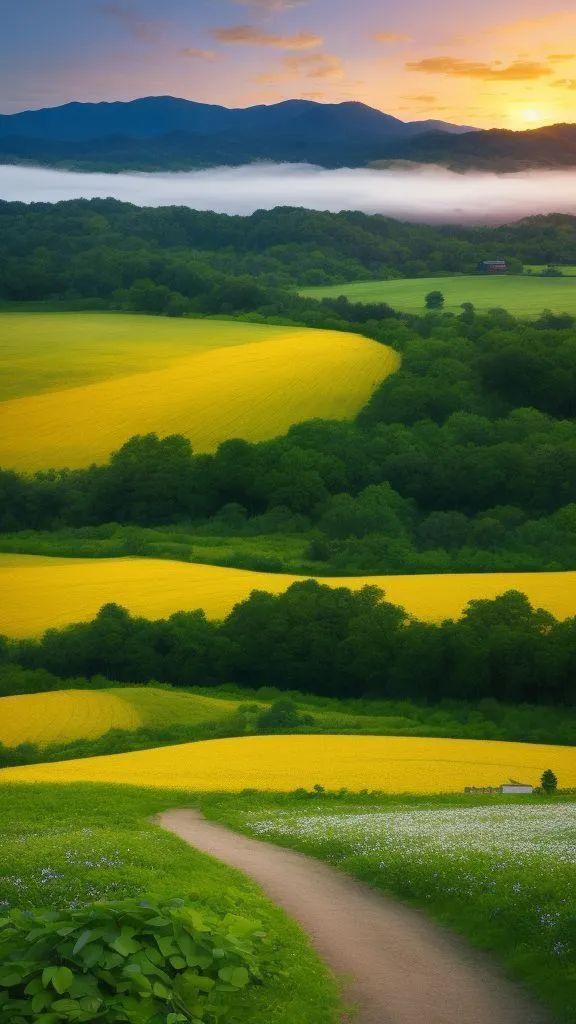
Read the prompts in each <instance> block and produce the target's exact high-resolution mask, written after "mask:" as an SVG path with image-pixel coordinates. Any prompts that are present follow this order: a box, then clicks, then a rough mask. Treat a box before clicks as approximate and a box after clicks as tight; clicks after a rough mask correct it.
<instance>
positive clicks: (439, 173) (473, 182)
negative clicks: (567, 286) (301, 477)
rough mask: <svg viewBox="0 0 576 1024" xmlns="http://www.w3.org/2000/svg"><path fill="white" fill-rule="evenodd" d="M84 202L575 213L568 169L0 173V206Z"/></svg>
mask: <svg viewBox="0 0 576 1024" xmlns="http://www.w3.org/2000/svg"><path fill="white" fill-rule="evenodd" d="M94 196H100V197H103V196H113V197H114V198H116V199H122V200H125V201H127V202H131V203H135V204H137V205H138V206H190V207H193V208H195V209H197V210H217V211H219V212H221V213H239V214H248V213H252V212H253V211H254V210H258V209H271V208H272V207H274V206H306V207H309V208H311V209H315V210H333V211H336V210H363V211H364V212H365V213H382V214H387V215H389V216H391V217H397V218H401V219H406V220H412V221H421V222H423V221H427V222H442V223H447V222H455V223H463V222H467V223H476V224H488V223H498V222H503V221H510V220H518V219H519V218H521V217H526V216H529V215H530V214H536V213H551V212H561V213H574V214H576V169H575V170H566V171H564V170H562V171H522V172H519V173H514V174H489V173H485V172H482V173H480V172H468V173H466V174H456V173H454V172H452V171H448V170H445V169H444V168H440V167H430V166H412V167H408V168H406V167H399V166H398V165H397V166H396V167H391V168H387V169H385V170H368V169H365V168H354V169H349V168H344V169H341V170H325V169H324V168H321V167H313V166H311V165H310V164H250V165H247V166H244V167H216V168H211V169H210V170H205V171H179V172H163V173H156V174H144V173H134V172H132V173H121V174H85V173H81V172H79V171H59V170H52V169H50V168H45V167H16V166H9V165H3V166H0V197H1V198H2V199H8V200H21V201H23V202H26V203H30V202H57V201H58V200H61V199H75V198H80V197H84V198H90V197H94Z"/></svg>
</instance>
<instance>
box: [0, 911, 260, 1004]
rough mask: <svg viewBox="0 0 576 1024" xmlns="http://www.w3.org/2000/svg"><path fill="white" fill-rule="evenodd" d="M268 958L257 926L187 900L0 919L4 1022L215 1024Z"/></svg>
mask: <svg viewBox="0 0 576 1024" xmlns="http://www.w3.org/2000/svg"><path fill="white" fill-rule="evenodd" d="M268 959H269V952H268V944H267V939H266V936H265V934H264V933H263V932H261V931H260V924H259V922H258V921H255V920H249V919H247V918H244V917H240V916H238V915H236V914H226V915H225V916H222V915H218V914H216V913H214V912H213V911H211V910H209V909H207V908H206V907H205V906H202V905H201V904H197V903H194V902H191V901H184V900H182V899H172V900H168V901H166V900H164V901H160V902H158V901H156V900H155V899H153V898H143V899H128V900H124V901H122V902H116V903H95V904H93V905H91V906H88V907H85V908H83V909H80V910H62V911H58V910H54V911H52V910H42V911H22V910H13V911H11V913H10V914H9V916H8V917H5V918H4V919H3V920H2V921H0V964H1V966H0V1022H2V1024H28V1022H29V1021H30V1020H34V1021H36V1022H37V1024H59V1022H60V1021H74V1022H79V1024H82V1022H89V1024H92V1022H97V1021H102V1022H104V1024H117V1022H118V1024H120V1022H131V1024H186V1022H188V1024H213V1022H217V1021H220V1020H222V1017H223V1015H227V1014H228V1012H229V1009H230V1007H231V1005H232V1004H233V1002H234V999H235V997H236V996H237V994H238V993H239V992H240V990H241V989H244V988H246V987H247V986H249V985H252V984H256V983H258V982H261V980H262V970H263V965H264V964H265V963H266V962H267V960H268Z"/></svg>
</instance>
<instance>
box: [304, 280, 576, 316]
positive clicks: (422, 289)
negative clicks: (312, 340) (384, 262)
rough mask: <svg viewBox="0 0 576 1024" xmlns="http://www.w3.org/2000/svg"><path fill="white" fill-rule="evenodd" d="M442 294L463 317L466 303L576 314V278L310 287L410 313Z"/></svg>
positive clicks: (312, 292)
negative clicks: (429, 297)
mask: <svg viewBox="0 0 576 1024" xmlns="http://www.w3.org/2000/svg"><path fill="white" fill-rule="evenodd" d="M432 291H441V292H442V294H443V295H444V299H445V306H444V308H445V309H446V310H448V312H451V313H460V312H461V309H460V306H461V304H462V303H463V302H472V303H473V304H474V306H476V308H477V309H479V310H487V309H493V308H494V307H496V306H500V307H501V308H503V309H507V310H508V311H509V312H510V313H512V314H514V315H515V316H520V317H523V316H524V317H537V316H539V315H540V313H542V311H543V310H544V309H551V310H553V312H555V313H576V280H575V279H574V277H573V276H571V275H568V276H566V277H538V276H532V275H529V274H527V275H525V276H520V275H518V276H510V277H508V276H506V275H503V276H502V277H499V276H490V275H486V276H484V275H481V274H478V275H462V276H460V277H457V276H456V277H421V278H401V279H399V280H397V281H354V282H350V283H349V284H335V285H330V286H327V287H321V288H306V289H303V290H302V292H301V294H302V295H308V296H310V297H311V298H315V299H323V298H336V297H337V296H339V295H345V296H346V298H348V299H350V302H387V303H388V305H389V306H392V307H393V308H394V309H399V310H402V311H403V312H406V313H422V312H424V310H425V302H424V300H425V297H426V295H427V294H428V292H432Z"/></svg>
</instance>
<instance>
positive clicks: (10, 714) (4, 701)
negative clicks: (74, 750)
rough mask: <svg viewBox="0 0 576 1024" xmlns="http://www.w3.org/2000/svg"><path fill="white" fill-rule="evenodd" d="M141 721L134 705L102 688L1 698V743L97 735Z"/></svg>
mask: <svg viewBox="0 0 576 1024" xmlns="http://www.w3.org/2000/svg"><path fill="white" fill-rule="evenodd" d="M140 725H141V717H140V715H139V714H138V712H137V711H136V709H135V708H133V707H132V706H131V705H130V704H129V703H128V702H127V701H124V700H122V699H121V698H120V697H116V696H114V695H113V694H111V693H106V692H102V691H98V692H92V691H90V690H56V691H55V692H54V693H27V694H23V695H22V696H19V697H1V698H0V743H3V744H4V745H5V746H7V747H16V746H18V744H19V743H35V744H37V745H38V746H39V747H44V746H47V745H48V744H49V743H58V742H63V743H65V742H67V741H68V740H78V739H96V738H97V737H98V736H102V735H103V734H104V733H105V732H108V730H109V729H138V727H139V726H140Z"/></svg>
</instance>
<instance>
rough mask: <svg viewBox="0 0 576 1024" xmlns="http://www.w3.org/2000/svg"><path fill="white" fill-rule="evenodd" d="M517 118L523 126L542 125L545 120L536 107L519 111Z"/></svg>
mask: <svg viewBox="0 0 576 1024" xmlns="http://www.w3.org/2000/svg"><path fill="white" fill-rule="evenodd" d="M519 118H520V120H521V121H522V123H523V124H528V125H535V124H544V121H545V120H546V118H545V116H544V114H543V112H542V111H541V110H539V109H538V108H537V107H526V109H525V110H521V111H519Z"/></svg>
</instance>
